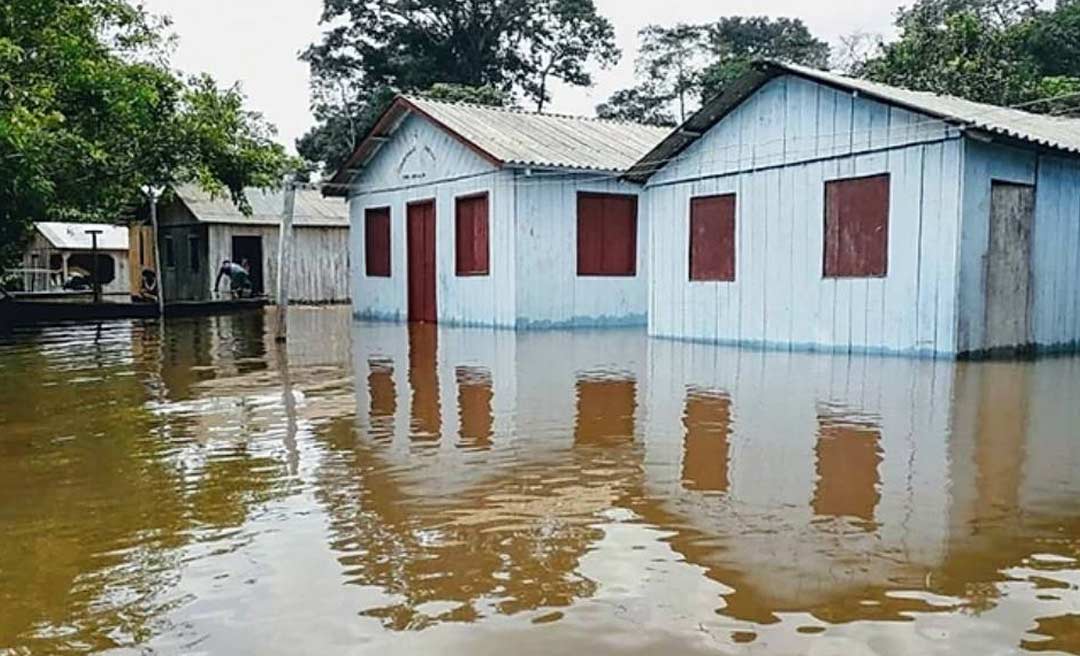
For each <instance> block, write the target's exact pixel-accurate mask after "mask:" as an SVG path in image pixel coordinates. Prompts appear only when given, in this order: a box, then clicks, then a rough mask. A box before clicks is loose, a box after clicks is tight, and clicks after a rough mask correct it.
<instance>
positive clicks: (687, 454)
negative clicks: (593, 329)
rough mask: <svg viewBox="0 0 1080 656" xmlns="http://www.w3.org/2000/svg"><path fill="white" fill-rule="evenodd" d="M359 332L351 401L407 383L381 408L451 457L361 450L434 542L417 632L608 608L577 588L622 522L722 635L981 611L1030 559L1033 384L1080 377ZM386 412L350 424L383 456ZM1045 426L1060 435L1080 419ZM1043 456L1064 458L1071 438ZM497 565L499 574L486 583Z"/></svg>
mask: <svg viewBox="0 0 1080 656" xmlns="http://www.w3.org/2000/svg"><path fill="white" fill-rule="evenodd" d="M357 331H359V333H360V334H361V335H362V337H361V336H358V337H357V338H356V339H355V340H354V343H355V344H356V345H358V346H359V347H360V351H361V352H360V353H356V354H355V360H354V361H355V362H356V363H357V366H358V368H359V369H360V371H358V372H357V376H358V380H360V381H363V382H367V381H369V380H373V379H372V376H374V375H376V373H375V372H376V371H381V372H384V374H387V373H388V372H393V371H397V370H399V369H400V368H401V367H403V366H407V367H408V370H409V372H410V375H409V384H408V389H409V390H410V391H409V393H407V394H401V395H399V398H398V403H397V405H394V404H393V403H386V402H380V403H379V404H378V406H379V407H386V408H396V412H397V415H398V420H399V423H398V425H399V426H400V419H401V417H403V416H409V417H412V418H413V419H412V424H411V425H412V426H413V433H415V432H416V427H417V426H418V425H420V424H421V423H422V422H421V420H420V419H418V418H422V419H423V422H428V423H427V424H425V425H424V432H425V433H427V434H435V435H439V434H441V435H457V436H458V437H459V439H458V442H457V444H456V446H455V445H448V444H445V443H444V444H443V445H442V446H441V447H440V448H439V449H438V451H437V453H434V452H433V453H431V454H429V455H427V456H423V455H420V456H418V455H417V453H415V452H410V451H409V450H407V449H404V450H403V449H400V448H394V447H391V448H388V449H378V448H377V447H376V446H374V445H372V446H363V447H358V448H363V449H365V450H370V454H369V457H372V458H380V459H385V464H384V465H382V467H384V468H386V469H388V470H389V471H393V472H394V474H393V475H392V476H390V477H388V478H386V479H384V480H382V481H380V483H379V485H380V488H381V489H380V491H378V492H376V491H369V492H368V493H366V494H379V495H386V494H389V490H395V492H394V494H395V495H398V496H397V498H396V501H395V502H394V504H398V505H397V506H396V507H398V510H397V511H395V513H398V512H400V513H402V516H403V517H409V518H410V520H409V525H410V527H409V533H410V535H413V536H418V535H423V536H428V537H427V538H425V539H426V540H428V541H429V542H424V540H420V539H417V542H416V544H415V546H414V548H415V549H416V550H418V551H417V552H410V553H409V555H408V556H405V555H402V556H400V557H399V559H401V562H414V561H415V562H423V563H424V571H425V572H426V573H427V575H426V576H424V577H419V576H418V577H411V578H409V579H408V580H407V581H404V580H403V581H397V582H396V583H395V586H393V587H394V589H395V592H398V593H400V594H404V595H405V597H406V598H409V599H412V600H413V602H415V603H414V604H413V607H412V608H413V612H420V610H419V605H420V604H422V603H427V602H429V601H431V600H435V599H440V600H444V601H446V600H448V599H449V600H453V601H454V602H455V603H465V604H467V605H468V607H469V609H470V610H469V611H468V612H467V613H465V614H466V615H468V616H470V617H472V616H473V614H479V615H480V616H483V615H488V614H492V613H502V612H517V611H521V610H525V609H530V608H531V609H537V610H539V609H542V608H544V607H546V606H557V607H564V606H568V605H572V604H573V603H574V599H578V598H581V597H587V596H590V595H594V594H597V590H598V588H597V587H596V586H597V585H599V586H600V587H601V588H603V586H604V585H605V581H604V580H596V579H592V580H589V581H586V580H582V579H581V578H579V576H577V575H576V573H577V572H578V571H579V569H580V568H581V567H582V562H583V561H582V559H583V558H584V557H585V554H586V553H587V551H588V550H589V549H590V544H593V545H594V547H593V548H597V546H596V545H599V544H601V542H597V541H598V540H600V538H601V536H602V535H603V530H602V527H603V526H604V525H605V522H608V521H610V518H611V517H623V518H624V519H625V518H628V517H629V518H634V519H632V520H626V521H630V522H631V524H633V525H640V526H643V527H654V528H657V529H659V530H661V531H665V532H667V533H666V535H667V537H666V538H664V542H666V543H667V544H668V545H670V547H671V548H672V549H674V551H675V553H677V554H679V557H680V558H681V559H683V560H684V562H686V563H687V564H693V565H694V566H698V567H701V568H703V569H704V571H705V572H706V573H707V574H708V576H709V577H710V578H711V579H713V580H714V581H715V582H716V583H717V584H719V588H718V590H720V591H722V594H721V595H720V596H718V597H717V605H718V606H720V609H719V611H718V612H720V613H721V614H722V616H726V617H729V618H731V619H732V620H743V621H751V622H757V623H761V624H767V623H772V622H776V621H777V620H778V619H779V618H780V617H781V616H782V615H783V614H784V613H790V612H809V613H812V614H813V615H815V616H816V617H818V618H820V619H822V620H827V621H833V622H844V621H850V620H857V619H893V620H898V619H902V617H903V615H902V614H903V613H906V612H908V611H911V610H924V611H929V610H934V607H933V605H931V604H930V603H928V602H926V601H925V600H923V599H921V598H912V597H911V596H910V594H909V593H910V592H911V591H923V592H924V593H925V592H936V593H938V594H943V595H944V594H947V595H954V596H955V597H956V600H955V603H954V604H950V606H949V608H956V607H962V606H963V605H964V604H965V603H967V601H971V602H972V603H975V601H974V600H972V599H969V598H968V597H967V596H965V589H966V588H964V587H963V585H961V584H971V583H972V582H974V581H978V582H980V584H982V585H983V587H985V588H987V589H989V590H994V589H995V588H994V585H993V583H994V582H996V581H1000V580H1001V579H1002V575H1001V573H1000V572H1001V570H1003V569H1004V568H1007V567H1014V566H1016V565H1018V564H1019V563H1021V562H1023V561H1024V559H1025V558H1026V557H1028V556H1030V555H1031V554H1030V549H1029V548H1028V547H1026V546H1025V545H1026V544H1030V537H1031V536H1023V535H1022V534H1021V532H1020V531H1019V529H1018V527H1017V526H1016V525H1015V524H1016V522H1018V521H1019V517H1020V515H1021V514H1022V513H1023V512H1024V511H1023V510H1021V503H1020V499H1021V495H1023V494H1024V491H1025V488H1027V489H1028V491H1029V492H1030V493H1031V494H1029V495H1028V497H1027V498H1028V499H1029V500H1030V501H1031V502H1032V503H1038V502H1039V501H1040V499H1042V500H1046V501H1050V500H1049V499H1047V498H1046V497H1045V496H1044V493H1045V492H1047V491H1048V490H1047V489H1044V486H1043V485H1042V483H1041V482H1040V481H1042V482H1046V479H1045V478H1043V477H1040V476H1033V475H1032V474H1034V473H1035V472H1026V471H1025V462H1029V461H1030V458H1029V455H1030V454H1029V451H1031V450H1032V449H1042V448H1043V446H1044V445H1042V444H1037V443H1032V442H1031V440H1030V439H1029V436H1030V435H1031V434H1032V432H1033V430H1036V431H1038V432H1041V433H1044V432H1045V431H1046V429H1045V428H1044V429H1042V430H1040V429H1039V426H1038V424H1039V421H1033V419H1034V418H1035V417H1036V416H1035V415H1034V414H1033V413H1032V412H1031V410H1030V408H1029V405H1030V404H1029V400H1028V395H1029V391H1028V390H1029V389H1030V388H1031V386H1032V384H1033V383H1032V381H1031V380H1030V378H1031V374H1032V372H1033V371H1038V372H1041V373H1042V375H1043V376H1044V377H1046V378H1048V379H1053V381H1050V380H1046V381H1044V382H1043V386H1044V387H1047V388H1050V389H1051V390H1054V392H1053V394H1052V395H1051V399H1054V398H1056V399H1060V398H1061V396H1062V394H1064V392H1063V391H1062V389H1058V387H1059V386H1065V387H1067V386H1068V385H1072V387H1073V388H1075V387H1076V383H1075V382H1070V379H1069V378H1068V375H1067V374H1066V373H1065V370H1068V371H1072V369H1075V366H1076V365H1075V364H1071V363H1070V362H1065V361H1062V362H1046V363H1042V364H1040V365H1036V366H1034V367H1033V366H1031V365H1015V364H1009V365H992V364H960V363H953V362H941V361H933V360H911V359H892V358H875V357H870V356H865V357H863V356H859V357H850V358H847V357H836V356H831V355H829V356H826V355H814V354H792V353H763V352H753V351H738V350H727V349H722V348H717V347H713V346H708V345H694V344H682V343H673V342H665V341H649V340H646V339H644V338H643V337H641V336H639V335H638V334H636V333H633V332H626V333H624V332H620V331H615V332H614V333H589V332H575V333H532V334H521V335H517V334H508V333H502V332H497V331H476V330H463V329H449V328H442V329H433V330H432V332H431V333H429V334H427V335H426V336H425V338H424V339H423V340H420V339H419V338H418V336H417V334H416V333H415V331H412V330H410V331H408V337H407V340H406V337H405V336H406V331H405V330H402V329H399V328H389V327H384V326H368V325H360V326H359V327H358V328H357ZM368 333H376V334H377V335H378V337H374V336H373V335H370V334H368ZM436 334H437V337H435V335H436ZM436 339H437V340H438V348H435V346H434V344H433V341H434V340H436ZM646 372H647V375H646ZM387 389H392V387H391V386H388V385H386V384H384V383H380V384H379V386H375V385H373V384H372V385H361V389H360V390H359V394H360V395H361V397H363V396H364V395H365V394H367V395H369V397H370V399H372V401H371V403H364V402H361V403H360V404H359V410H360V412H359V416H358V423H359V426H360V431H361V434H362V435H367V434H372V435H380V434H382V433H383V432H384V429H383V428H380V426H382V425H384V424H382V423H380V422H385V421H386V420H387V417H386V416H385V415H378V414H377V413H375V412H368V411H367V410H368V408H372V409H374V408H375V407H376V404H375V401H374V399H375V398H376V397H380V398H381V395H383V394H384V393H385V390H387ZM1074 391H1075V390H1074ZM439 398H452V399H456V400H457V404H458V408H457V412H455V413H442V414H441V415H440V414H439V411H438V401H437V399H439ZM418 405H422V406H423V407H419V408H418V407H417V406H418ZM403 406H408V407H403ZM1046 406H1047V407H1046V408H1045V409H1044V412H1043V414H1042V415H1041V417H1042V420H1043V421H1045V422H1046V424H1047V425H1048V426H1050V427H1052V430H1061V429H1062V428H1063V427H1064V426H1067V425H1068V423H1067V421H1068V420H1069V419H1068V418H1067V417H1066V416H1065V414H1067V413H1068V412H1072V413H1073V415H1075V414H1076V411H1075V410H1071V409H1070V410H1066V406H1059V405H1055V404H1054V402H1053V401H1052V400H1048V401H1047V402H1046ZM1067 407H1069V408H1071V405H1070V406H1067ZM1075 419H1076V417H1073V420H1075ZM436 421H439V422H440V426H439V427H438V428H436V426H435V425H434V422H436ZM454 424H456V425H454ZM413 433H410V434H413ZM403 437H404V435H403V434H398V435H395V436H394V438H393V439H394V441H395V443H397V444H400V441H401V439H402V438H403ZM1040 439H1044V438H1043V436H1041V435H1040ZM364 442H365V440H364V438H363V437H361V444H363V443H364ZM456 447H464V448H456ZM1045 449H1046V450H1048V451H1049V452H1050V453H1051V454H1052V453H1054V452H1055V451H1058V452H1060V451H1065V452H1068V453H1071V452H1072V451H1073V450H1075V449H1074V447H1072V446H1070V445H1068V444H1064V443H1062V441H1061V436H1059V440H1058V441H1057V442H1055V443H1053V444H1046V445H1045ZM469 454H472V456H470V455H469ZM481 454H482V457H481ZM478 457H479V459H478ZM1044 461H1045V463H1044V464H1045V465H1046V466H1049V467H1052V468H1057V469H1059V470H1061V469H1062V467H1064V470H1063V471H1061V472H1060V474H1059V475H1058V476H1057V477H1056V478H1055V479H1054V480H1055V481H1056V484H1057V485H1059V486H1061V490H1059V491H1064V489H1066V488H1068V489H1069V490H1071V491H1073V492H1075V491H1076V490H1074V489H1073V488H1076V487H1077V486H1078V485H1077V483H1078V481H1077V478H1078V477H1077V476H1076V472H1074V471H1073V470H1072V469H1070V468H1069V466H1068V465H1063V464H1062V463H1060V462H1054V458H1053V456H1052V455H1051V456H1049V457H1047V458H1044ZM1025 474H1027V475H1025ZM383 486H385V487H383ZM1051 487H1052V486H1051ZM1066 498H1067V497H1064V496H1061V495H1060V494H1059V495H1058V496H1057V497H1056V499H1055V500H1054V501H1052V502H1050V503H1049V508H1050V509H1060V508H1061V503H1062V502H1064V501H1065V499H1066ZM1066 507H1067V508H1068V509H1069V512H1070V513H1073V514H1074V515H1076V516H1080V506H1077V505H1076V504H1075V503H1071V502H1070V503H1068V504H1067V506H1066ZM387 512H390V511H389V506H388V511H387ZM626 513H629V514H628V515H627V514H626ZM1072 517H1073V515H1070V520H1071V519H1072ZM355 528H356V527H354V528H353V529H350V528H349V527H347V526H345V525H342V526H341V530H342V531H343V533H347V534H349V535H351V536H352V537H351V538H350V541H351V540H356V539H361V536H362V535H364V534H365V533H368V532H367V531H359V530H355ZM1028 528H1030V527H1028ZM436 535H438V536H439V537H437V538H436V537H433V536H436ZM1022 538H1023V539H1022ZM509 545H514V546H509ZM360 551H361V552H362V551H363V550H360ZM426 551H433V552H434V553H429V554H428V555H427V556H424V557H422V556H421V553H420V552H426ZM451 554H453V555H451ZM387 557H389V556H387ZM488 557H491V558H494V559H495V560H496V561H498V562H499V563H502V564H501V565H494V564H492V565H490V566H487V567H479V565H478V563H480V562H483V561H485V559H486V558H488ZM466 572H468V574H466ZM483 572H486V574H485V573H483ZM518 577H520V578H518ZM449 581H458V582H459V583H458V587H456V588H455V590H454V591H453V593H452V594H451V593H450V592H449V591H448V590H447V589H446V588H445V587H444V588H442V589H441V591H440V590H438V589H435V588H436V587H438V586H442V585H444V584H446V583H447V582H449ZM466 581H468V583H466ZM928 581H929V582H931V585H930V588H929V590H928V589H927V582H928ZM369 583H370V581H369ZM638 583H639V584H640V585H642V586H645V587H646V588H647V587H648V586H649V585H654V586H665V585H667V584H666V583H665V582H664V581H662V580H653V581H650V579H649V577H644V579H643V581H640V582H638ZM654 592H656V593H657V594H660V592H659V588H658V589H657V590H655V591H654ZM897 592H903V593H904V594H900V595H897V594H895V593H897ZM978 603H979V604H985V603H988V600H986V599H983V600H980V601H978ZM991 603H992V602H991ZM461 612H464V611H461ZM451 615H453V614H451ZM451 615H445V616H443V617H444V619H446V618H449V617H451ZM436 620H437V618H436V617H431V616H429V617H427V619H426V620H424V621H427V622H434V621H436Z"/></svg>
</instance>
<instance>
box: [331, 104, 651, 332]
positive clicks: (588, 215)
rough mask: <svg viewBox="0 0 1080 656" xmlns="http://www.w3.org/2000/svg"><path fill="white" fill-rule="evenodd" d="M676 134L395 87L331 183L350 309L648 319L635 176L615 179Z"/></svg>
mask: <svg viewBox="0 0 1080 656" xmlns="http://www.w3.org/2000/svg"><path fill="white" fill-rule="evenodd" d="M667 133H668V130H667V129H663V128H655V127H650V126H644V125H638V124H634V123H626V122H619V121H604V120H597V119H587V118H578V117H572V116H561V115H554V114H542V113H531V112H525V111H519V110H515V109H502V108H495V107H487V106H480V105H472V104H465V103H448V102H441V101H435V100H430V99H425V98H420V97H414V96H400V97H398V98H397V99H396V100H395V101H394V102H393V103H392V104H391V105H390V107H389V108H388V109H387V110H386V112H385V113H384V114H383V115H382V116H381V118H380V119H379V120H378V122H377V123H376V124H375V126H374V127H373V128H372V130H371V131H370V133H369V134H368V135H367V136H366V137H365V138H364V139H363V140H362V141H361V143H360V144H359V146H358V147H357V148H356V150H355V152H354V153H353V154H352V156H351V157H350V159H349V160H348V162H347V163H346V164H345V166H344V167H343V168H342V169H341V170H340V171H339V172H338V173H337V175H336V176H335V177H334V179H333V180H332V186H331V187H329V188H330V189H331V190H332V191H331V193H337V194H340V195H343V196H347V197H348V202H349V208H350V217H351V222H352V225H353V227H354V230H353V233H352V253H353V262H355V263H356V266H355V267H354V269H353V272H352V279H353V305H354V308H355V314H356V315H357V316H359V317H363V318H377V319H390V320H405V319H408V320H414V321H439V322H446V323H455V324H463V325H482V326H500V327H523V328H531V327H550V326H570V325H573V326H608V325H634V324H637V325H644V324H645V322H646V316H645V312H646V291H647V284H646V280H647V276H646V273H647V272H646V256H645V253H646V241H647V232H646V225H645V221H644V216H643V215H640V214H639V212H638V195H639V193H640V186H639V185H638V184H635V183H631V182H627V181H625V180H621V179H620V177H621V174H622V173H624V172H625V171H626V169H628V168H629V167H630V166H631V165H632V164H633V163H634V162H636V161H637V160H638V159H640V158H641V157H642V156H643V155H645V153H647V152H649V150H650V149H652V148H653V147H654V146H656V145H657V144H658V143H659V142H660V141H661V139H663V137H664V136H665V135H666V134H667Z"/></svg>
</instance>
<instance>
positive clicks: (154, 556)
mask: <svg viewBox="0 0 1080 656" xmlns="http://www.w3.org/2000/svg"><path fill="white" fill-rule="evenodd" d="M291 322H292V323H291V325H290V331H289V332H290V344H289V347H288V348H287V349H285V350H283V349H280V348H278V347H277V346H275V345H274V344H273V342H272V340H271V339H269V338H268V336H267V335H266V330H267V326H268V325H271V324H272V322H269V321H267V319H266V317H265V316H264V315H262V314H254V315H243V316H238V317H221V318H214V319H205V320H192V321H178V322H173V323H170V325H169V326H168V327H167V328H166V330H165V331H161V330H159V328H158V326H157V325H156V324H145V325H143V324H129V323H118V324H106V325H104V326H102V327H100V328H98V327H94V328H80V327H70V326H61V327H55V328H49V329H45V330H43V331H40V332H31V333H22V334H18V335H16V336H15V337H13V338H12V339H10V340H9V341H8V342H6V343H3V344H0V368H2V369H3V375H0V409H2V412H3V415H2V416H3V429H4V430H3V434H2V435H0V534H3V535H5V536H6V539H5V542H4V544H3V546H2V547H0V607H2V608H3V611H4V612H3V613H0V654H5V656H6V653H5V650H15V651H13V652H12V653H19V654H22V653H48V654H53V653H86V652H94V651H101V650H106V649H110V648H121V649H124V648H128V649H132V650H135V649H140V650H141V649H150V650H157V651H161V652H164V653H176V652H190V651H203V652H206V653H217V652H235V651H257V652H259V653H295V652H296V651H301V652H322V653H337V652H343V651H345V652H348V651H352V652H357V653H373V652H387V653H431V652H439V653H501V652H503V651H505V650H506V649H507V648H508V647H507V645H508V644H512V647H513V649H514V651H515V652H516V653H553V652H569V651H583V652H587V653H656V652H658V651H669V652H673V653H698V652H700V653H715V652H716V651H721V652H729V651H736V650H737V649H739V648H740V647H745V646H746V645H747V643H749V644H750V645H751V646H752V648H754V649H758V650H760V651H761V652H762V653H806V652H816V651H818V650H823V651H824V652H826V653H855V652H859V650H864V651H865V650H866V649H873V650H874V653H883V654H906V653H934V652H965V653H981V652H994V651H999V652H1006V653H1009V652H1011V651H1016V650H1029V651H1050V652H1058V653H1060V652H1072V653H1077V652H1078V651H1080V633H1078V629H1077V626H1078V622H1080V611H1078V610H1077V609H1078V608H1080V589H1078V588H1080V566H1078V564H1077V561H1076V560H1074V559H1075V558H1077V557H1078V556H1080V495H1078V492H1080V442H1078V441H1077V430H1078V429H1077V427H1078V426H1080V404H1076V402H1075V400H1076V398H1080V362H1078V361H1077V360H1072V359H1060V360H1046V361H1041V362H1038V363H1025V364H955V363H946V362H933V361H916V360H904V359H882V358H873V357H851V358H847V357H833V356H821V355H809V354H787V353H758V352H744V351H736V350H730V349H722V348H716V347H712V346H707V345H694V344H679V343H672V342H664V341H649V340H646V339H645V338H644V337H643V336H642V335H641V334H640V333H637V332H633V331H603V332H589V331H583V332H581V331H579V332H573V333H561V332H550V333H525V334H520V335H519V334H514V333H509V332H504V331H485V330H466V329H450V328H438V327H433V326H417V327H402V326H395V325H372V324H361V323H354V322H352V321H351V320H350V318H349V317H348V314H347V313H346V312H342V311H334V310H330V311H327V310H298V311H296V312H295V314H294V315H293V316H292V317H291ZM342 581H344V582H346V583H347V585H346V586H342V585H341V583H342ZM510 640H512V641H513V643H510V642H509V641H510Z"/></svg>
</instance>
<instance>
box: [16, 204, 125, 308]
mask: <svg viewBox="0 0 1080 656" xmlns="http://www.w3.org/2000/svg"><path fill="white" fill-rule="evenodd" d="M90 230H94V231H100V234H98V235H97V249H98V260H97V267H96V273H97V276H98V277H99V279H100V282H101V291H102V294H103V296H105V297H112V298H111V299H108V300H122V301H128V300H130V295H131V284H130V276H129V272H128V229H127V228H126V227H123V226H114V225H109V224H105V223H60V222H54V221H42V222H39V223H35V224H34V234H33V237H32V238H31V240H30V244H29V246H27V249H26V252H25V253H24V254H23V261H22V270H21V271H20V272H18V273H19V274H21V283H20V286H21V287H22V290H23V291H25V292H51V293H55V292H62V291H65V290H66V291H79V290H83V291H86V290H89V289H90V288H91V286H92V283H93V279H94V275H95V266H94V256H93V238H92V237H91V235H90V234H89V232H88V231H90Z"/></svg>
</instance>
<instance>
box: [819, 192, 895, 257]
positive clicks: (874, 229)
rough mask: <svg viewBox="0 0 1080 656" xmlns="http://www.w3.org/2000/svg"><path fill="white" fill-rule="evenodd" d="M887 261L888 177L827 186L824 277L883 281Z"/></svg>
mask: <svg viewBox="0 0 1080 656" xmlns="http://www.w3.org/2000/svg"><path fill="white" fill-rule="evenodd" d="M888 259H889V176H888V174H885V175H875V176H869V177H864V178H848V179H845V180H832V181H830V182H826V183H825V255H824V260H825V263H824V264H825V265H824V272H825V277H826V278H880V277H884V276H885V274H886V273H887V271H888Z"/></svg>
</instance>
